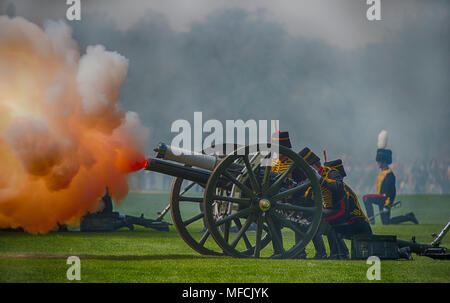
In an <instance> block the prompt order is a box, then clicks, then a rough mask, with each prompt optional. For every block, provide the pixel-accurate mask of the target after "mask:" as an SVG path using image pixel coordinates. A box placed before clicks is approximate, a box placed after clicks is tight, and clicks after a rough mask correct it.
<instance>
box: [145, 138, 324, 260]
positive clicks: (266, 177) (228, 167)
mask: <svg viewBox="0 0 450 303" xmlns="http://www.w3.org/2000/svg"><path fill="white" fill-rule="evenodd" d="M271 147H272V148H271ZM274 147H276V148H278V150H279V154H282V155H283V156H284V157H287V158H288V159H290V160H292V162H291V164H290V166H289V168H288V169H287V170H285V171H284V172H283V173H276V172H273V169H272V166H273V165H274V162H273V161H272V157H273V154H272V153H271V150H274ZM213 150H215V151H217V147H215V148H213ZM155 151H156V157H154V158H149V159H148V160H147V161H148V162H147V165H146V167H145V169H146V170H149V171H154V172H158V173H163V174H166V175H171V176H174V177H175V178H174V180H173V183H172V190H171V196H170V211H171V215H172V220H173V224H174V226H175V228H176V229H177V231H178V233H179V234H180V236H181V237H182V239H183V240H184V241H185V242H186V243H187V244H188V245H189V246H190V247H192V248H193V249H194V250H196V251H197V252H199V253H200V254H207V255H224V254H225V255H230V256H233V257H244V258H292V257H294V256H296V255H297V254H298V253H299V252H300V251H301V250H302V249H304V248H305V247H306V245H307V244H308V242H309V241H310V240H311V239H312V238H313V236H314V235H315V233H316V231H317V229H318V226H319V223H320V219H321V215H322V206H321V203H322V202H321V201H322V196H321V191H320V186H319V183H318V181H317V179H316V178H315V175H314V172H313V171H312V169H311V168H310V166H309V165H308V164H307V163H306V162H305V161H304V159H303V158H301V157H300V156H299V155H297V154H296V153H295V152H293V151H292V150H291V149H288V148H285V147H284V146H271V145H270V144H268V145H265V144H264V146H257V145H252V146H245V147H240V148H239V147H237V148H236V149H234V151H233V152H231V153H228V155H226V156H220V155H217V153H215V154H213V153H211V152H210V153H209V154H208V152H207V151H206V152H205V151H203V152H202V153H195V152H189V151H185V150H184V151H183V150H179V149H175V148H173V147H170V146H167V145H165V144H163V143H161V144H159V145H158V147H157V148H156V149H155ZM264 159H265V160H266V163H267V165H262V163H263V161H262V160H264ZM176 162H178V163H176ZM294 169H296V170H297V171H300V172H301V173H302V174H303V175H304V176H305V178H304V180H302V182H299V183H296V182H295V181H294V180H293V179H291V178H290V175H291V174H292V172H293V171H294ZM196 185H198V186H200V187H202V188H203V189H204V191H203V196H199V194H197V195H195V194H193V193H192V192H191V191H190V190H191V189H192V188H194V187H195V186H196ZM307 188H311V189H310V190H312V191H313V196H314V201H313V202H309V204H302V203H300V202H298V203H297V202H295V201H296V199H293V197H294V196H295V195H296V194H299V193H301V192H304V191H305V190H306V189H307ZM186 204H196V205H198V206H197V207H195V208H194V209H196V210H197V212H196V214H195V215H193V216H192V207H191V208H190V210H191V211H190V216H189V217H186V213H184V212H185V209H186V208H185V205H186ZM168 208H169V207H168ZM168 208H166V210H165V211H167V210H168ZM202 220H204V222H205V225H206V229H204V230H203V232H202V233H201V234H199V232H198V228H197V229H191V228H189V227H190V226H191V225H194V224H195V222H202ZM197 226H198V224H197ZM233 231H234V232H233ZM208 239H210V240H209V242H211V240H213V244H214V245H211V244H208V245H206V243H207V241H208ZM294 239H296V240H294ZM209 242H208V243H209Z"/></svg>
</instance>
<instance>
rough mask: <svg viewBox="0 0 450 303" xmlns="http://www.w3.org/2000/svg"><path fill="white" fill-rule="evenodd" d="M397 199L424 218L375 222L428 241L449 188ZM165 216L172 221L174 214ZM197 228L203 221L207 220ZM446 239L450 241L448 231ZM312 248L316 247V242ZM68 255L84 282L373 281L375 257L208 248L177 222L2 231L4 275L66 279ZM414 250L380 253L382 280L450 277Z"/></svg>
mask: <svg viewBox="0 0 450 303" xmlns="http://www.w3.org/2000/svg"><path fill="white" fill-rule="evenodd" d="M398 200H402V202H403V204H402V207H401V208H400V209H396V210H395V211H394V215H396V214H402V213H405V212H407V211H409V210H412V211H414V212H415V213H416V215H417V218H418V219H419V221H420V223H421V224H420V225H410V224H402V225H397V226H382V225H378V224H377V225H375V226H373V229H374V232H375V233H377V234H388V235H397V236H398V238H400V239H404V240H409V239H410V238H411V237H412V236H413V235H414V236H416V239H417V241H418V242H424V243H429V242H431V240H432V237H431V234H432V233H435V232H438V231H439V230H440V229H441V228H442V227H443V225H444V224H445V223H446V222H447V221H448V218H449V215H450V196H448V195H447V196H430V195H414V196H400V197H398ZM167 201H168V195H167V194H137V193H132V194H130V195H129V196H128V197H127V199H126V200H125V201H123V202H122V204H121V205H120V207H118V209H117V210H118V211H120V212H122V213H126V214H131V215H140V214H141V213H144V215H145V216H146V217H150V218H154V217H156V216H157V214H156V212H157V211H159V210H161V209H162V208H163V207H164V206H165V205H166V204H167ZM192 211H193V212H195V211H196V209H193V210H192ZM166 219H167V221H170V214H167V216H166ZM193 228H194V229H200V228H201V224H200V223H199V224H197V225H194V226H193ZM198 234H199V236H200V235H201V234H200V233H198ZM325 242H326V241H325ZM443 244H444V246H447V247H450V238H449V239H446V240H445V241H444V243H443ZM211 245H214V243H212V244H211ZM348 246H349V247H350V243H348ZM307 252H308V255H309V256H312V255H314V251H313V247H312V245H311V244H310V245H309V246H308V247H307ZM70 255H75V256H79V257H80V259H81V282H254V283H258V282H289V283H290V282H371V281H368V280H367V279H366V271H367V269H368V268H369V265H367V264H366V262H365V261H355V260H353V261H352V260H349V261H332V260H326V261H315V260H251V259H234V258H230V257H209V256H202V255H199V254H198V253H196V252H195V251H193V250H192V249H191V248H190V247H189V246H188V245H187V244H185V243H184V241H183V240H182V239H181V238H180V237H179V236H178V234H177V233H176V231H175V230H174V228H173V227H171V231H170V232H158V231H155V230H151V229H144V228H137V229H136V230H134V231H129V230H127V229H126V228H124V229H121V230H119V231H117V232H114V233H80V232H77V231H72V232H69V233H57V232H50V233H48V234H45V235H30V234H27V233H20V232H0V282H68V280H67V279H66V271H67V269H68V268H69V265H67V264H66V258H67V256H70ZM413 256H414V261H406V260H400V261H382V263H381V282H444V283H448V282H450V262H448V261H437V260H432V259H430V258H427V257H420V256H416V255H413Z"/></svg>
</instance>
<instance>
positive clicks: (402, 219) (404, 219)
mask: <svg viewBox="0 0 450 303" xmlns="http://www.w3.org/2000/svg"><path fill="white" fill-rule="evenodd" d="M408 221H411V222H412V223H414V224H419V221H417V218H416V216H415V215H414V213H408V214H406V215H403V216H397V217H394V218H391V220H390V224H400V223H402V222H408Z"/></svg>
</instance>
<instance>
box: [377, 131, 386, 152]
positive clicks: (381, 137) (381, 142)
mask: <svg viewBox="0 0 450 303" xmlns="http://www.w3.org/2000/svg"><path fill="white" fill-rule="evenodd" d="M387 141H388V133H387V131H385V130H384V129H383V130H382V131H381V132H380V133H379V134H378V144H377V145H378V148H383V149H385V148H386V146H387Z"/></svg>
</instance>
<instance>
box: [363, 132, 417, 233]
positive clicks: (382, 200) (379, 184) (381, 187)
mask: <svg viewBox="0 0 450 303" xmlns="http://www.w3.org/2000/svg"><path fill="white" fill-rule="evenodd" d="M386 145H387V133H386V131H381V132H380V134H379V136H378V149H377V155H376V158H375V160H376V161H377V164H378V168H379V169H380V173H379V174H378V176H377V179H376V195H365V196H364V204H365V206H366V210H367V215H368V216H369V217H370V223H371V224H375V217H374V215H373V204H376V205H378V208H379V210H380V216H381V222H382V223H383V224H400V223H402V222H407V221H411V222H413V223H414V224H419V222H418V221H417V219H416V216H415V215H414V213H412V212H410V213H408V214H406V215H403V216H398V217H394V218H390V217H391V207H392V204H393V203H394V199H395V196H396V188H395V175H394V173H393V172H392V170H391V169H390V168H389V164H391V163H392V151H391V150H390V149H386Z"/></svg>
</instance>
